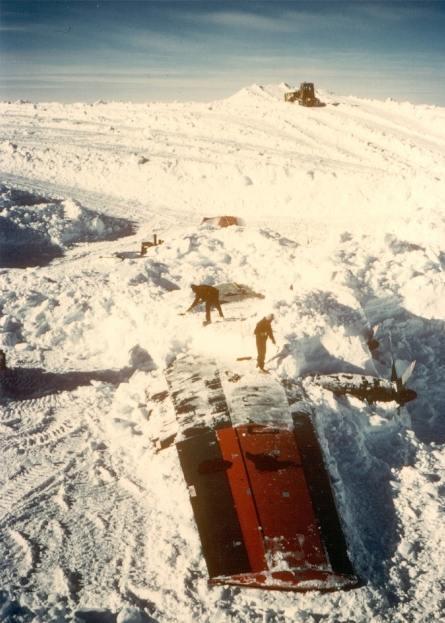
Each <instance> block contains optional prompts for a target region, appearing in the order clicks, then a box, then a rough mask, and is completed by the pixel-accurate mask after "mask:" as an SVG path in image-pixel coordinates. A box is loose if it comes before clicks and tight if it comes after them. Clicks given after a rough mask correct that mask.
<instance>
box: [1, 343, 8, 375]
mask: <svg viewBox="0 0 445 623" xmlns="http://www.w3.org/2000/svg"><path fill="white" fill-rule="evenodd" d="M6 369H7V367H6V353H5V351H4V350H2V349H1V348H0V372H1V371H2V370H6Z"/></svg>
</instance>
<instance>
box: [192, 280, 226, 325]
mask: <svg viewBox="0 0 445 623" xmlns="http://www.w3.org/2000/svg"><path fill="white" fill-rule="evenodd" d="M191 288H192V290H193V292H194V293H195V300H194V301H193V303H192V304H191V305H190V307H189V308H188V309H187V311H188V312H189V311H191V310H192V309H193V308H194V307H196V306H197V305H199V304H200V303H205V306H206V319H205V321H204V323H203V324H204V325H207V324H210V323H211V322H212V320H211V318H210V310H211V308H212V307H215V308H216V309H217V310H218V312H219V315H220V316H221V318H224V315H223V313H222V309H221V305H220V302H219V290H218V288H214V287H213V286H207V285H200V286H198V285H196V284H194V283H192V285H191Z"/></svg>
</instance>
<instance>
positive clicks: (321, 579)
mask: <svg viewBox="0 0 445 623" xmlns="http://www.w3.org/2000/svg"><path fill="white" fill-rule="evenodd" d="M166 377H167V382H168V385H169V390H170V397H171V399H172V401H173V404H174V408H175V412H176V416H177V430H176V432H175V434H174V435H173V436H171V435H170V437H169V443H172V442H174V443H175V445H176V448H177V451H178V455H179V460H180V464H181V468H182V470H183V473H184V478H185V481H186V484H187V487H188V491H189V495H190V502H191V505H192V508H193V513H194V517H195V521H196V525H197V528H198V532H199V536H200V539H201V544H202V551H203V554H204V557H205V560H206V564H207V568H208V573H209V578H210V579H209V582H210V584H233V585H240V586H245V587H256V588H262V589H275V590H288V591H307V590H321V591H332V590H339V589H345V588H352V587H354V586H357V585H358V580H357V577H356V576H355V574H354V572H353V569H352V566H351V563H350V561H349V558H348V555H347V548H346V542H345V539H344V536H343V532H342V529H341V524H340V520H339V517H338V514H337V510H336V506H335V502H334V498H333V494H332V490H331V485H330V481H329V476H328V474H327V472H326V469H325V466H324V463H323V458H322V453H321V450H320V447H319V444H318V441H317V438H316V435H315V432H314V429H313V427H312V423H311V420H310V417H309V415H308V413H306V412H304V411H302V410H300V411H298V410H294V412H293V413H292V412H291V409H290V407H289V404H288V402H287V399H286V394H285V392H284V389H283V387H282V386H281V384H280V383H279V382H278V381H277V380H275V379H274V378H273V377H270V378H268V379H267V380H264V381H263V380H262V377H259V376H258V375H257V374H255V375H250V376H249V375H246V376H245V377H243V376H241V375H239V374H234V373H233V372H230V373H229V372H227V371H224V372H222V373H221V372H220V371H219V369H218V367H217V365H216V363H215V361H212V360H209V359H204V358H199V357H195V356H193V357H192V356H189V355H185V356H183V357H180V358H178V359H176V360H175V361H174V362H173V363H172V364H171V365H170V366H169V368H168V369H167V371H166ZM166 445H168V444H166V443H161V447H165V446H166Z"/></svg>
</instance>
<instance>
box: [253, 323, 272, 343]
mask: <svg viewBox="0 0 445 623" xmlns="http://www.w3.org/2000/svg"><path fill="white" fill-rule="evenodd" d="M254 333H255V335H256V336H257V337H259V336H261V337H265V338H266V339H267V338H268V337H270V339H271V340H272V342H273V343H274V344H275V338H274V335H273V331H272V320H267V318H263V319H262V320H260V321H259V323H258V324H257V326H256V327H255V331H254Z"/></svg>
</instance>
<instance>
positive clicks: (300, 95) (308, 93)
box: [284, 82, 326, 107]
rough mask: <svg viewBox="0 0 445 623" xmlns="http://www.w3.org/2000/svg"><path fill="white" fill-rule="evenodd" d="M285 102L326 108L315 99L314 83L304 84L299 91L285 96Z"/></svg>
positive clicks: (290, 92)
mask: <svg viewBox="0 0 445 623" xmlns="http://www.w3.org/2000/svg"><path fill="white" fill-rule="evenodd" d="M284 101H285V102H298V103H299V104H300V105H301V106H311V107H313V106H316V107H320V106H326V104H323V102H320V100H319V99H318V98H317V97H315V91H314V83H313V82H302V83H301V84H300V88H299V89H298V91H289V92H288V93H285V94H284Z"/></svg>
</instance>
